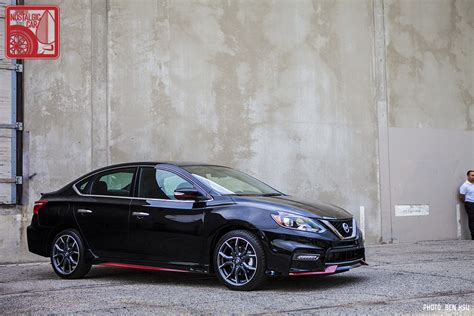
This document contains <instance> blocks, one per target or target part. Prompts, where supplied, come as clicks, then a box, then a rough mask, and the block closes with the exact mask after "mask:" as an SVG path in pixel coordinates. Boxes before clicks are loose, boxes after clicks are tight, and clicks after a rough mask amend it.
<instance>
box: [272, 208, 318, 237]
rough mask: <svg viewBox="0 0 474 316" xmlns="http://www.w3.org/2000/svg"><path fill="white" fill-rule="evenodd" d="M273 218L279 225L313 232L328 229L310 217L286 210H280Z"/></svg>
mask: <svg viewBox="0 0 474 316" xmlns="http://www.w3.org/2000/svg"><path fill="white" fill-rule="evenodd" d="M272 218H273V220H274V221H275V222H276V223H277V224H278V225H280V226H281V227H285V228H290V229H296V230H302V231H306V232H313V233H322V232H324V231H326V228H324V227H323V226H322V225H321V224H319V223H318V222H316V221H315V220H314V219H311V218H309V217H304V216H300V215H296V214H291V213H285V212H278V214H272Z"/></svg>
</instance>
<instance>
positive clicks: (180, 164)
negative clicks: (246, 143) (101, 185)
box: [97, 161, 226, 170]
mask: <svg viewBox="0 0 474 316" xmlns="http://www.w3.org/2000/svg"><path fill="white" fill-rule="evenodd" d="M160 164H166V165H174V166H177V167H189V166H217V167H226V166H222V165H218V164H211V163H203V162H194V161H131V162H123V163H118V164H113V165H108V166H104V167H102V168H99V169H97V170H102V169H109V168H116V167H126V166H136V165H143V166H144V165H147V166H156V165H160Z"/></svg>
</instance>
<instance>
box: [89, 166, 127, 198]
mask: <svg viewBox="0 0 474 316" xmlns="http://www.w3.org/2000/svg"><path fill="white" fill-rule="evenodd" d="M134 173H135V168H128V169H120V170H114V171H109V172H107V173H102V174H100V175H99V176H97V177H96V178H95V180H94V182H93V183H92V190H91V194H93V195H111V196H130V192H131V190H132V181H133V175H134Z"/></svg>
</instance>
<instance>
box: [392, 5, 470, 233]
mask: <svg viewBox="0 0 474 316" xmlns="http://www.w3.org/2000/svg"><path fill="white" fill-rule="evenodd" d="M385 17H386V29H387V46H386V47H387V82H388V95H389V105H390V108H389V125H390V130H389V134H390V136H389V138H390V161H391V163H390V173H391V174H392V177H391V179H390V190H391V204H392V210H393V208H394V207H395V205H400V204H401V205H404V204H424V205H429V206H430V215H429V216H418V217H397V216H393V223H392V224H393V225H392V226H393V227H392V229H393V238H394V239H396V240H399V241H408V240H426V239H435V238H440V239H441V238H442V239H448V238H456V236H457V225H458V223H457V219H456V216H455V214H456V207H457V204H458V203H459V202H458V201H457V199H456V198H457V187H458V186H459V185H460V184H461V183H462V182H463V181H464V180H465V172H466V170H468V169H472V168H473V159H474V146H473V144H474V125H473V121H474V80H473V79H474V78H473V76H474V50H473V48H474V2H473V1H470V0H460V1H444V0H429V1H392V0H391V1H385ZM460 211H461V212H460V216H461V219H462V222H463V223H464V224H465V223H466V222H467V220H466V218H465V217H466V215H465V213H464V210H463V208H462V207H461V209H460ZM392 215H393V213H392ZM462 234H463V235H464V236H465V237H467V236H468V235H469V234H468V229H467V225H464V227H463V229H462Z"/></svg>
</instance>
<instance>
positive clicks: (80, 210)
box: [77, 208, 92, 214]
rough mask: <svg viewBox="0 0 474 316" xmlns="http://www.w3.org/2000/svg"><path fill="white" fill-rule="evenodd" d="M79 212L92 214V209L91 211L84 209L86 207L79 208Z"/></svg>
mask: <svg viewBox="0 0 474 316" xmlns="http://www.w3.org/2000/svg"><path fill="white" fill-rule="evenodd" d="M77 212H78V213H79V214H92V211H91V210H86V209H84V208H80V209H78V210H77Z"/></svg>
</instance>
